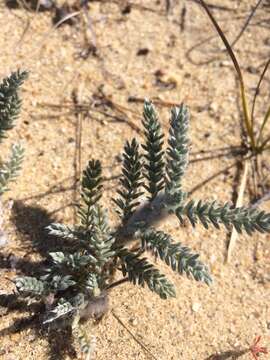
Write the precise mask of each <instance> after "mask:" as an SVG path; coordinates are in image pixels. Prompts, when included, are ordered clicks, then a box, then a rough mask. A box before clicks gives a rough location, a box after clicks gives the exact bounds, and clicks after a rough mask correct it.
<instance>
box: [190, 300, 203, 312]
mask: <svg viewBox="0 0 270 360" xmlns="http://www.w3.org/2000/svg"><path fill="white" fill-rule="evenodd" d="M200 308H201V304H200V303H198V302H196V303H193V304H192V306H191V309H192V311H194V312H198V311H199V310H200Z"/></svg>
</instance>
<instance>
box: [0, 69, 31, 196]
mask: <svg viewBox="0 0 270 360" xmlns="http://www.w3.org/2000/svg"><path fill="white" fill-rule="evenodd" d="M26 78H27V72H26V71H22V72H21V71H17V72H13V73H12V74H11V75H10V76H8V77H7V78H5V79H4V80H3V81H2V83H1V84H0V143H1V142H2V141H3V139H5V138H6V137H7V132H8V131H9V130H11V129H13V127H14V126H15V124H16V120H17V118H18V116H19V113H20V109H21V100H20V98H19V95H18V90H19V88H20V87H21V85H22V84H23V82H24V80H25V79H26ZM23 153H24V150H23V148H22V146H21V145H20V144H15V145H13V146H12V147H11V155H10V158H9V159H8V160H7V161H2V159H0V195H2V194H3V193H4V192H6V191H7V190H8V186H9V183H10V182H11V181H14V180H15V178H16V177H17V176H18V173H19V171H20V169H21V164H22V160H23Z"/></svg>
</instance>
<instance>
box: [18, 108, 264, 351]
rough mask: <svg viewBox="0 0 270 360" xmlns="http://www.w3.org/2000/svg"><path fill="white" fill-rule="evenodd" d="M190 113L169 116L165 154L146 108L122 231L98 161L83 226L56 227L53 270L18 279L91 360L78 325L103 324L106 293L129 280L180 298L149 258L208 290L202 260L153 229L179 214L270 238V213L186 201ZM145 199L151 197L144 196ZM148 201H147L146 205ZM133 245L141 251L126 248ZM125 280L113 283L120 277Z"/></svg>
mask: <svg viewBox="0 0 270 360" xmlns="http://www.w3.org/2000/svg"><path fill="white" fill-rule="evenodd" d="M188 126H189V112H188V109H187V108H186V106H185V105H180V106H179V107H176V108H174V109H172V111H171V118H170V130H169V137H168V143H167V147H166V149H165V150H164V135H163V132H162V129H161V124H160V122H159V119H158V115H157V113H156V111H155V109H154V106H153V104H152V103H151V102H149V101H145V104H144V112H143V127H144V135H145V141H144V143H143V144H142V145H141V146H140V144H139V143H138V142H137V140H136V139H132V140H131V141H127V142H126V144H125V146H124V152H123V165H122V174H121V177H120V183H119V188H118V190H117V194H118V195H117V196H116V198H115V199H113V203H114V204H115V205H116V211H117V213H118V215H119V218H120V224H119V226H118V227H117V228H116V229H115V228H112V227H111V226H110V225H109V221H108V216H107V212H108V210H106V209H104V207H103V206H102V205H101V197H102V192H103V187H102V167H101V163H100V161H99V160H91V161H89V163H88V165H87V168H86V169H85V171H84V172H83V177H82V189H81V202H80V204H78V219H79V222H78V225H77V226H75V227H72V226H68V225H63V224H51V225H50V226H49V227H48V231H49V233H50V234H52V235H54V236H57V237H60V238H63V239H66V240H67V241H69V243H70V247H69V248H65V250H64V251H63V252H52V253H50V254H49V257H50V266H49V267H48V269H47V270H46V272H45V273H44V275H43V276H41V277H39V278H35V277H20V278H17V279H16V280H15V283H16V287H17V290H18V292H19V293H20V294H21V295H23V296H28V297H33V298H37V299H43V300H44V301H47V300H46V299H48V298H49V299H50V306H49V310H48V312H47V313H46V314H45V315H44V319H43V322H44V323H46V324H52V323H53V322H55V321H57V320H59V319H67V320H70V322H72V323H73V326H72V328H73V331H74V334H75V335H76V334H77V337H78V338H79V340H80V343H81V348H82V351H84V353H85V354H86V356H88V357H89V356H90V355H89V354H90V353H91V349H92V346H91V344H89V343H88V342H87V339H86V337H85V336H84V335H83V334H84V333H83V331H82V329H81V327H80V325H79V324H80V319H83V320H86V319H87V318H89V317H90V318H100V317H102V315H103V314H104V313H105V311H106V310H107V307H108V292H109V290H110V289H112V288H113V287H115V286H117V285H120V284H122V283H124V282H126V281H130V282H131V283H133V284H134V285H140V286H147V287H148V288H149V289H150V290H151V291H153V292H155V293H156V294H157V295H159V296H160V297H161V298H162V299H167V298H169V297H174V296H175V295H176V293H175V288H174V285H173V284H172V282H170V281H169V279H167V277H166V276H165V275H164V274H162V273H161V271H160V270H159V268H158V266H157V265H154V264H153V262H151V261H150V260H149V257H147V256H145V254H146V253H147V252H150V253H152V254H153V255H154V257H155V258H157V259H159V260H160V261H163V262H165V263H166V264H167V265H168V266H169V267H170V268H171V269H172V270H173V271H176V272H177V273H179V274H180V275H183V274H186V275H187V276H188V277H190V278H193V279H195V280H196V281H201V282H204V283H206V284H207V285H209V284H210V283H211V281H212V280H211V276H210V273H209V270H208V268H207V267H206V266H205V265H204V264H203V263H202V262H201V261H200V260H199V255H198V254H196V253H193V252H192V251H191V250H190V249H189V248H188V247H186V246H184V245H182V244H181V243H180V242H176V241H174V239H173V238H172V236H171V235H170V234H167V233H165V232H164V231H161V230H156V228H155V224H156V223H157V222H160V221H162V219H163V218H164V217H165V216H169V215H175V216H177V217H178V219H179V221H180V223H182V222H183V219H184V218H187V219H188V220H189V221H190V222H191V224H192V226H196V225H197V224H198V223H201V224H202V225H203V226H204V227H205V228H206V229H208V228H209V227H210V225H213V226H214V227H215V228H219V227H220V226H221V225H222V224H223V225H224V226H225V227H226V228H228V229H230V228H231V227H235V229H236V230H237V231H238V232H242V231H246V232H247V233H248V234H252V233H253V232H254V231H260V232H269V231H270V214H266V213H265V212H263V211H259V210H256V209H249V208H244V207H241V208H232V207H230V206H229V205H228V204H225V205H218V204H216V203H215V202H203V201H198V202H195V201H194V200H189V199H187V193H186V192H185V191H184V189H183V186H182V179H183V176H184V175H185V170H186V168H187V164H188V151H189V140H188V136H187V135H188ZM144 193H146V195H147V197H145V196H144V197H143V195H144ZM145 199H146V200H145ZM132 241H135V242H136V246H135V247H134V246H133V247H132V248H131V247H130V246H129V244H130V243H131V242H132ZM116 271H118V272H120V274H121V278H120V280H117V281H116V282H113V277H114V274H115V272H116Z"/></svg>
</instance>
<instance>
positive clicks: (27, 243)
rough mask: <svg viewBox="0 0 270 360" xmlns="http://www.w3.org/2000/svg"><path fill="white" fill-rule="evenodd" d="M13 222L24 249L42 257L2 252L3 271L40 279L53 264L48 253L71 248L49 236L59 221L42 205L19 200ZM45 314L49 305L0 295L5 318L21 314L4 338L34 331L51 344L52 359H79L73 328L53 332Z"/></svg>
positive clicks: (50, 359)
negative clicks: (48, 257)
mask: <svg viewBox="0 0 270 360" xmlns="http://www.w3.org/2000/svg"><path fill="white" fill-rule="evenodd" d="M11 221H12V222H13V224H14V225H15V227H16V231H17V235H18V238H19V239H20V240H21V241H22V242H23V248H24V249H26V250H27V251H28V253H31V255H32V254H36V256H37V257H38V258H41V260H37V261H33V260H32V259H29V258H28V257H27V256H26V257H23V258H20V257H17V256H16V255H14V254H4V253H1V254H0V268H2V269H5V270H8V269H12V270H15V271H16V274H17V275H19V276H36V277H38V276H39V275H41V274H42V273H43V269H44V267H46V266H48V265H49V262H48V260H47V255H48V253H49V252H52V251H59V250H62V249H63V247H67V246H69V245H70V244H68V241H64V240H63V239H58V238H56V237H54V236H51V235H49V234H48V231H47V230H46V227H47V226H48V225H49V224H51V223H52V222H56V219H55V218H54V217H53V216H52V214H50V213H49V212H47V211H46V210H45V209H43V208H41V207H39V206H28V205H25V204H24V203H23V202H21V201H16V202H15V203H14V206H13V208H12V214H11ZM11 281H12V280H11ZM45 311H46V306H45V305H44V304H42V303H40V302H29V299H23V298H19V297H18V296H17V294H0V312H1V315H2V316H7V315H8V314H10V313H11V312H15V313H19V315H18V317H17V318H15V319H13V322H12V323H11V324H10V325H9V326H7V327H5V328H3V329H2V330H0V338H1V337H3V336H6V335H8V336H9V335H10V334H15V333H20V332H22V331H25V330H27V329H31V330H32V331H33V334H34V338H39V337H42V338H44V339H46V341H47V342H48V345H49V346H48V359H49V360H60V359H64V358H66V356H67V355H68V356H69V357H70V358H72V359H73V358H76V351H75V349H74V347H73V344H72V336H71V329H70V328H67V329H66V328H61V327H58V328H57V329H55V328H54V329H52V328H50V327H48V326H44V325H42V319H43V317H44V314H45ZM25 313H26V315H25ZM22 314H23V317H22Z"/></svg>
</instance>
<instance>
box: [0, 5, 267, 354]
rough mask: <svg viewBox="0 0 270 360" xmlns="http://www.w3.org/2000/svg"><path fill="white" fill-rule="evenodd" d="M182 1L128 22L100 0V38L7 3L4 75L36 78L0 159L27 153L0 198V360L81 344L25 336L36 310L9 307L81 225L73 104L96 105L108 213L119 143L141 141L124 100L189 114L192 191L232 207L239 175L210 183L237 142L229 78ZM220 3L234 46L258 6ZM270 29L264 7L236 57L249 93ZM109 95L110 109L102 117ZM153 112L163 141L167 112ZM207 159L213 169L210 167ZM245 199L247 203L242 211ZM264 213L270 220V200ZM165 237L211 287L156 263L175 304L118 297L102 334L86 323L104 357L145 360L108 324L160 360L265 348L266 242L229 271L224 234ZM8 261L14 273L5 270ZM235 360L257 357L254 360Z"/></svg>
mask: <svg viewBox="0 0 270 360" xmlns="http://www.w3.org/2000/svg"><path fill="white" fill-rule="evenodd" d="M174 3H175V4H174V6H173V8H172V10H171V12H170V14H169V15H168V16H166V15H165V13H164V9H165V1H150V0H149V1H139V0H138V1H136V2H134V4H137V6H135V5H134V6H132V7H131V11H130V12H129V13H127V14H122V13H121V9H123V6H119V5H117V4H116V3H112V2H109V1H108V2H106V3H100V2H95V1H93V2H91V5H90V11H89V16H90V19H91V25H92V28H93V31H94V33H92V32H91V31H90V30H89V27H88V28H87V29H86V28H85V27H84V26H83V25H82V24H83V23H82V22H78V23H77V24H75V25H74V26H67V25H66V26H62V27H61V28H59V29H54V28H53V27H52V14H51V13H50V12H42V13H34V12H29V11H26V10H24V9H8V8H7V7H6V6H5V4H4V2H2V3H1V5H0V28H1V37H0V48H1V52H0V60H1V61H0V77H1V78H2V77H4V76H6V75H7V74H8V73H9V72H10V71H13V70H16V69H17V68H21V69H27V70H29V71H30V76H29V80H27V82H26V83H25V85H24V86H23V90H22V98H23V109H22V114H21V117H20V120H19V121H18V126H17V127H16V129H14V130H13V131H12V134H10V136H9V139H8V140H7V141H6V142H5V144H4V145H3V148H2V147H1V150H2V149H3V154H6V153H7V151H8V149H9V146H10V144H11V143H12V142H15V141H21V142H22V143H24V144H25V147H26V156H25V161H24V166H23V171H22V174H21V176H20V177H19V179H18V181H17V182H16V184H13V185H12V189H11V191H10V192H9V193H7V194H6V195H5V196H4V198H3V201H4V205H5V209H6V214H7V216H6V221H5V230H6V232H7V233H8V236H9V242H8V245H6V246H5V247H2V248H1V254H0V255H1V262H0V263H1V288H0V291H1V293H0V304H1V307H0V314H1V325H0V336H1V341H0V358H1V359H5V360H21V359H27V360H30V359H31V360H32V359H39V360H45V359H75V358H79V355H76V349H77V345H76V344H72V343H70V342H69V340H68V334H63V333H60V332H59V333H57V332H56V333H53V334H52V335H51V336H50V337H48V335H47V334H46V333H44V331H42V330H41V329H40V328H34V329H33V328H31V326H29V321H28V320H27V319H28V318H29V316H30V317H31V316H32V315H33V312H32V309H31V308H27V307H25V306H24V305H23V304H21V305H20V303H16V302H12V301H11V299H12V296H10V297H8V296H7V295H6V294H12V292H13V291H14V286H13V284H12V282H10V281H9V280H8V279H12V278H14V276H15V275H16V274H22V273H26V272H27V271H29V268H30V269H32V271H34V269H35V268H37V267H38V260H39V259H40V258H41V257H42V256H43V255H44V248H45V247H46V241H47V240H48V239H47V238H46V234H45V232H44V230H43V228H44V226H46V225H47V224H49V223H50V222H52V221H65V222H67V223H72V221H73V208H72V203H73V201H74V191H73V190H72V187H73V184H74V176H75V170H74V161H75V160H74V159H75V152H76V129H77V127H78V117H76V115H75V113H74V105H73V102H72V94H74V93H77V94H78V98H79V101H80V102H81V103H84V104H86V105H87V104H88V107H87V109H88V112H87V114H86V116H85V117H84V118H83V131H82V166H85V164H86V162H87V161H88V160H89V159H90V158H92V157H94V158H98V159H100V160H101V161H102V163H103V166H104V173H105V176H106V177H107V178H108V181H107V182H106V186H105V187H106V190H107V191H106V193H105V194H104V198H103V201H104V203H106V204H110V206H111V209H113V205H112V202H111V200H110V198H111V196H112V195H113V194H114V190H115V185H116V184H117V182H116V181H115V180H110V179H111V178H113V177H114V176H116V175H118V174H119V155H120V154H121V151H122V146H123V143H124V141H125V140H126V139H130V138H132V137H133V136H137V137H141V131H140V129H141V123H140V114H141V111H142V104H140V103H130V102H128V99H129V98H130V97H131V96H132V97H137V98H142V99H143V98H145V97H147V98H158V99H159V100H162V102H163V105H164V104H165V103H168V102H170V103H176V104H177V103H180V102H182V101H185V102H186V103H187V105H188V106H189V107H190V110H191V115H192V118H191V130H190V137H191V141H192V147H191V163H190V166H189V169H188V172H187V175H186V178H185V186H186V189H187V190H188V191H191V192H192V196H193V197H194V198H196V199H200V198H201V199H210V200H214V199H218V200H219V201H221V202H225V201H233V200H235V189H236V188H237V184H238V183H239V176H238V171H237V168H236V167H232V168H231V169H229V170H226V171H224V172H221V173H220V175H219V176H215V177H214V176H213V179H212V180H211V181H205V180H207V179H208V177H211V176H212V175H214V174H216V173H217V172H219V171H221V170H223V169H224V168H225V167H226V166H229V165H230V164H232V163H233V162H235V161H236V158H235V156H233V155H230V154H229V155H226V156H222V157H220V158H216V157H214V155H215V154H217V151H216V150H217V149H219V148H229V147H232V146H238V145H239V144H240V133H241V128H240V123H241V121H240V111H239V99H238V94H237V85H236V80H235V74H234V71H233V68H232V65H231V62H230V60H229V58H228V57H227V56H226V54H225V53H224V51H223V47H222V43H221V41H220V40H219V39H218V38H217V36H216V34H215V32H214V30H213V28H212V26H211V24H209V21H208V19H207V17H206V15H205V14H204V12H203V11H202V9H200V7H199V6H198V5H197V4H196V3H195V2H192V1H174ZM212 3H215V4H216V5H217V6H216V7H214V8H212V11H213V12H214V14H215V15H216V18H217V19H218V21H219V22H220V24H221V26H222V27H223V29H224V30H225V31H226V35H227V36H228V38H229V39H230V40H231V41H232V40H233V39H234V38H235V36H236V35H237V34H238V32H239V31H240V29H241V26H242V25H243V23H244V22H245V19H246V17H247V16H248V14H249V12H250V10H251V6H252V5H253V2H251V1H248V0H243V1H236V0H233V1H232V0H216V1H212ZM184 6H185V7H186V15H185V19H184V21H183V16H182V17H181V16H180V14H181V13H182V14H183V7H184ZM78 18H79V16H78ZM269 18H270V9H269V7H264V8H262V9H259V10H258V12H257V15H256V18H255V19H253V21H252V24H251V25H250V26H249V28H248V29H247V30H246V32H245V34H244V35H243V37H242V38H241V39H240V40H239V42H238V43H237V45H236V46H235V50H236V52H237V55H238V56H239V61H240V63H241V66H242V68H243V71H244V75H245V78H246V81H247V87H248V89H249V91H250V94H252V93H253V91H254V88H255V84H256V82H257V81H258V73H259V72H260V71H261V70H262V67H263V64H264V63H265V61H266V60H267V58H268V57H269V51H270V48H269ZM87 41H88V43H87ZM93 42H95V45H96V49H97V50H96V54H91V53H90V54H88V56H86V55H87V51H86V50H87V46H88V45H89V43H90V44H91V43H93ZM87 44H88V45H87ZM84 55H85V56H84ZM102 93H103V94H105V96H106V98H107V99H109V100H110V101H111V102H112V103H113V104H114V107H113V108H110V107H108V106H106V105H104V97H103V100H102V97H101V94H102ZM102 101H103V102H102ZM268 103H269V77H266V81H265V83H264V86H263V87H262V91H261V96H260V99H259V101H258V104H257V107H256V111H257V119H258V121H261V116H262V113H263V110H264V109H265V106H266V105H267V104H268ZM93 104H100V105H99V106H96V107H94V106H93ZM54 105H55V106H54ZM158 109H159V111H160V117H161V121H162V124H163V126H164V129H167V128H168V119H169V108H168V107H166V106H158ZM209 150H211V152H210V153H209V152H207V151H209ZM205 156H210V157H212V156H213V158H211V159H206V160H203V158H204V157H205ZM267 156H268V157H269V153H268V154H267V155H266V159H267ZM204 183H205V184H204ZM249 187H250V182H249V185H248V188H249ZM250 201H251V198H250V194H249V192H248V191H247V192H246V197H245V203H246V204H248V203H249V202H250ZM263 208H264V209H265V210H268V211H269V210H270V207H269V202H268V204H267V203H264V204H263ZM8 209H10V210H8ZM114 219H115V218H114V217H112V221H114ZM163 229H164V230H167V231H169V232H170V233H171V234H172V235H173V236H174V238H175V239H177V240H180V241H181V242H183V243H185V244H187V245H188V246H189V247H191V248H193V249H194V250H195V251H198V252H199V253H200V254H201V257H202V259H203V261H205V262H206V263H207V264H208V265H209V267H210V269H211V271H212V274H213V277H214V284H213V286H211V287H210V288H208V287H207V286H204V285H202V284H198V283H196V282H194V281H190V280H188V279H186V278H184V277H179V276H177V275H175V274H172V273H171V272H170V271H168V270H167V269H166V268H165V266H162V265H161V268H162V270H163V271H165V272H166V274H168V276H169V278H170V279H172V280H173V281H174V283H175V285H176V290H177V298H176V299H172V300H168V301H163V300H161V299H159V298H158V296H155V295H153V294H152V293H150V291H148V290H147V289H142V288H139V287H134V286H132V285H129V284H127V285H124V286H122V287H119V288H117V289H115V290H114V291H113V292H112V293H111V310H110V312H109V313H108V314H107V315H106V316H105V318H104V319H103V320H102V321H101V322H100V323H99V324H98V325H97V326H95V327H93V326H91V324H87V325H85V327H86V330H87V332H88V333H89V334H95V335H96V336H97V355H96V358H97V359H100V360H101V359H111V360H114V359H140V360H141V359H148V358H149V359H150V356H149V354H147V353H146V352H145V351H144V350H143V349H142V347H141V346H139V345H138V344H137V343H136V342H135V341H134V339H133V338H132V337H131V336H130V334H129V333H128V332H127V330H126V329H125V328H124V327H123V326H122V325H121V324H120V323H119V322H118V321H117V320H116V318H115V317H114V316H113V313H112V312H114V313H115V314H116V315H117V316H118V317H119V318H120V319H121V321H122V322H123V323H124V324H125V325H126V326H127V327H128V329H129V330H130V331H131V332H132V333H133V334H134V335H135V336H136V338H137V339H138V340H139V341H141V342H142V343H143V344H145V346H146V347H147V348H148V349H149V351H150V352H151V353H152V354H153V355H154V356H155V357H156V358H157V359H160V360H168V359H174V360H176V359H184V360H198V359H199V360H207V359H210V358H211V355H215V354H219V356H217V357H215V359H220V360H221V359H234V358H236V357H233V355H232V354H231V355H230V354H229V353H228V352H229V351H234V352H236V353H237V351H238V350H239V349H243V348H246V347H248V346H249V345H250V344H251V343H252V341H253V339H254V338H255V336H258V335H261V336H262V343H263V344H264V345H265V346H268V348H269V347H270V342H269V340H270V312H269V304H270V262H269V256H270V245H269V239H270V235H255V236H253V237H247V236H240V237H238V239H237V244H236V247H235V250H234V253H233V258H232V261H231V263H230V264H229V265H226V264H225V263H224V259H225V257H226V244H227V235H226V233H225V231H219V232H217V231H214V230H213V231H208V232H206V231H205V230H203V229H201V228H200V227H198V228H197V229H196V230H192V228H191V227H190V226H187V227H185V228H180V227H179V225H178V223H177V221H175V220H174V219H171V220H170V221H168V222H166V224H164V226H163ZM14 259H15V260H16V259H17V261H15V260H14ZM12 260H13V264H14V261H15V265H16V266H15V269H11V268H10V266H11V263H12ZM21 319H24V320H23V321H20V320H21ZM77 354H78V353H77ZM267 356H269V355H265V356H264V357H262V358H264V359H267ZM241 359H243V360H245V359H251V355H250V354H246V355H244V356H243V357H241Z"/></svg>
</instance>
